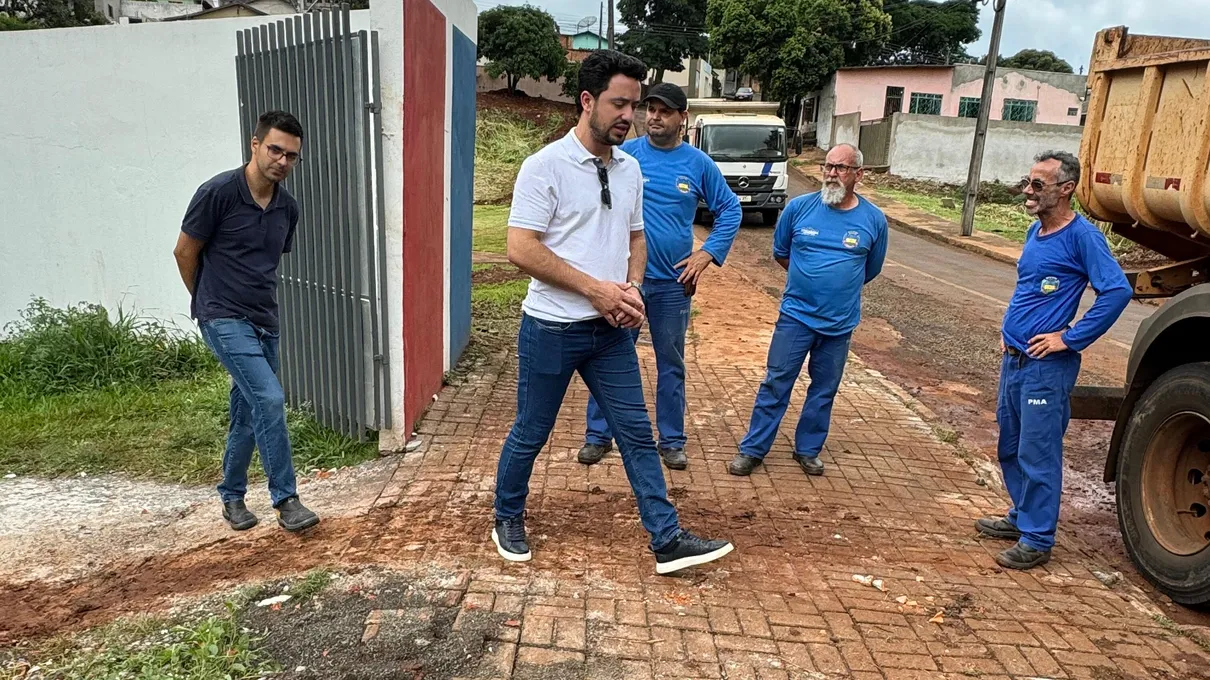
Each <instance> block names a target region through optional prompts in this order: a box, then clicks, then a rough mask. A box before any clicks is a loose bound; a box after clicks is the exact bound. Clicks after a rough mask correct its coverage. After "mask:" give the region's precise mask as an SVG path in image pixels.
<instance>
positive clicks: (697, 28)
mask: <svg viewBox="0 0 1210 680" xmlns="http://www.w3.org/2000/svg"><path fill="white" fill-rule="evenodd" d="M618 13H619V14H620V15H621V20H622V23H623V24H625V25H626V26H627V27H628V30H627V31H626V32H625V33H623V34H622V35H620V36H618V38H617V45H618V49H620V50H621V51H622V52H625V53H626V54H629V55H632V56H635V57H638V58H639V59H642V60H643V62H644V63H646V64H647V68H649V69H651V70H654V71H655V82H657V83H658V82H662V81H663V79H664V72H665V71H683V70H684V68H685V66H684V62H685V59H686V58H687V57H702V56H705V55H706V53H707V52H708V50H709V48H710V44H709V40H708V39H707V38H706V36H705V34H704V30H705V27H706V2H705V0H618Z"/></svg>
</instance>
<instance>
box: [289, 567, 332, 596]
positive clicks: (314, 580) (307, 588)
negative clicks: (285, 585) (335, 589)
mask: <svg viewBox="0 0 1210 680" xmlns="http://www.w3.org/2000/svg"><path fill="white" fill-rule="evenodd" d="M331 582H332V572H330V571H328V570H327V569H314V570H312V571H309V572H307V575H306V576H304V577H303V579H302V580H301V581H299V582H298V583H297V584H295V585H293V586H291V587H290V594H291V595H293V596H294V599H295V600H299V601H301V602H306V601H307V600H310V599H311V598H313V597H315V596H316V595H318V594H320V593H321V592H323V589H324V588H327V587H328V584H329V583H331Z"/></svg>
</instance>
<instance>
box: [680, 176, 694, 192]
mask: <svg viewBox="0 0 1210 680" xmlns="http://www.w3.org/2000/svg"><path fill="white" fill-rule="evenodd" d="M676 188H677V191H680V192H681V193H682V194H687V193H689V190H690V189H691V188H693V185H692V184H690V183H689V178H688V177H686V176H684V175H681V176H680V177H677V178H676Z"/></svg>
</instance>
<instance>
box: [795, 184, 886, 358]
mask: <svg viewBox="0 0 1210 680" xmlns="http://www.w3.org/2000/svg"><path fill="white" fill-rule="evenodd" d="M887 239H888V236H887V221H886V216H885V215H883V214H882V211H881V210H879V209H878V207H877V206H875V205H874V204H873V203H870V202H869V201H867V200H865V199H864V198H861V197H860V196H858V197H857V206H856V207H855V208H852V209H850V210H837V209H835V208H832V207H831V206H828V205H827V204H825V203H824V202H823V201H822V200H821V197H820V195H819V193H818V192H817V193H814V194H807V195H805V196H799V197H798V198H795V199H793V200H792V201H790V202H789V203H788V204H787V205H786V209H785V211H784V212H783V213H782V215H781V219H779V220H778V221H777V228H776V229H775V230H774V231H773V257H775V258H779V259H785V258H789V260H790V267H789V270H788V273H787V275H786V291H785V293H784V294H783V295H782V298H781V313H782V314H786V315H789V316H790V318H792V319H794V320H796V321H798V322H800V323H802V324H804V325H806V326H807V327H808V328H810V329H811V330H813V331H815V332H816V333H822V334H823V335H843V334H845V333H848V332H850V331H852V330H853V329H854V328H856V327H857V324H858V323H859V322H860V321H861V288H862V286H864V285H865V284H867V283H869V282H870V281H873V280H874V278H875V277H877V276H878V274H879V273H881V272H882V265H883V263H884V262H885V260H886V250H887Z"/></svg>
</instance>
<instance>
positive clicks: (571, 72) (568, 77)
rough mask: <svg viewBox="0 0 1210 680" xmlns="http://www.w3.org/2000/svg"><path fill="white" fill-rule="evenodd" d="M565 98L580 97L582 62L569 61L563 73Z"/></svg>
mask: <svg viewBox="0 0 1210 680" xmlns="http://www.w3.org/2000/svg"><path fill="white" fill-rule="evenodd" d="M563 96H565V97H570V98H571V99H575V98H577V97H579V96H580V62H578V61H569V62H567V66H566V68H565V69H564V71H563Z"/></svg>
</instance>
